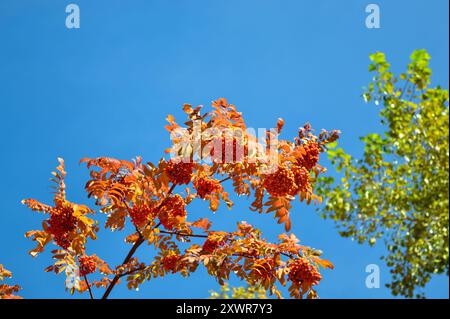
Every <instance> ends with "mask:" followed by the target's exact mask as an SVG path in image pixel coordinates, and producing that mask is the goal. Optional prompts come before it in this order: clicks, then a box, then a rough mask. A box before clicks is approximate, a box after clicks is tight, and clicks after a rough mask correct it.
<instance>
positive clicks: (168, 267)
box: [161, 255, 181, 273]
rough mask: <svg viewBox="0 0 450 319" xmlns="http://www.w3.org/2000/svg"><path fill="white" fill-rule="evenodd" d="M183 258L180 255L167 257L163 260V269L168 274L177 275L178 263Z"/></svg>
mask: <svg viewBox="0 0 450 319" xmlns="http://www.w3.org/2000/svg"><path fill="white" fill-rule="evenodd" d="M180 259H181V257H180V256H179V255H167V256H164V257H163V259H162V260H161V263H162V267H163V269H164V270H165V271H167V272H172V273H175V272H176V271H177V266H178V262H179V261H180Z"/></svg>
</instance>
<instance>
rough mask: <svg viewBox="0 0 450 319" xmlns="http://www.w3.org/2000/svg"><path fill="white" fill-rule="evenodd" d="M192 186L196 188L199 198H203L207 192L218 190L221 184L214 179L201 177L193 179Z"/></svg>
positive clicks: (220, 188) (216, 191)
mask: <svg viewBox="0 0 450 319" xmlns="http://www.w3.org/2000/svg"><path fill="white" fill-rule="evenodd" d="M194 188H195V189H196V190H197V194H198V196H200V198H205V197H206V196H207V195H209V194H212V193H218V192H220V191H221V190H222V185H220V182H219V181H218V180H216V179H211V178H207V177H203V178H199V179H196V180H195V181H194Z"/></svg>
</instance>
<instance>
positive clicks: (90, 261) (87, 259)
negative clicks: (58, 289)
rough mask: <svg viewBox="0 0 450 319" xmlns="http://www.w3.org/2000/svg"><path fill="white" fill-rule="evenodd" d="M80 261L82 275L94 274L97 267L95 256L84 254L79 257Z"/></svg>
mask: <svg viewBox="0 0 450 319" xmlns="http://www.w3.org/2000/svg"><path fill="white" fill-rule="evenodd" d="M78 262H79V263H80V276H86V275H88V274H92V273H93V272H94V271H95V270H96V269H97V263H96V262H95V257H94V256H87V255H83V256H81V257H78Z"/></svg>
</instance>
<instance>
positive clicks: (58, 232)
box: [48, 206, 77, 249]
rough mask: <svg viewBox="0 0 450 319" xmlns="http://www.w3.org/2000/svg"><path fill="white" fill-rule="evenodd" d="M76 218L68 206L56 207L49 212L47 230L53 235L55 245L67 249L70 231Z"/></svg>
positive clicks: (69, 242) (74, 225)
mask: <svg viewBox="0 0 450 319" xmlns="http://www.w3.org/2000/svg"><path fill="white" fill-rule="evenodd" d="M76 223H77V218H76V217H75V216H74V215H73V208H72V207H70V206H62V207H56V208H54V209H53V210H52V211H51V212H50V219H49V220H48V224H49V228H48V231H49V233H51V234H52V235H53V238H54V240H55V242H56V245H58V246H60V247H62V248H64V249H67V248H68V247H69V246H70V244H71V239H70V233H71V232H72V231H73V230H74V229H75V227H76Z"/></svg>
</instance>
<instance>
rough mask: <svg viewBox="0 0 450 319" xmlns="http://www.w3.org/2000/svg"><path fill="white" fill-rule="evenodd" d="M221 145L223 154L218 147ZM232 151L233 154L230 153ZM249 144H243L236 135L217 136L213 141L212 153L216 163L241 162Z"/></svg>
mask: <svg viewBox="0 0 450 319" xmlns="http://www.w3.org/2000/svg"><path fill="white" fill-rule="evenodd" d="M219 146H221V148H222V149H221V154H219V150H217V148H218V147H219ZM230 152H232V154H229V153H230ZM247 152H248V151H247V145H244V146H242V145H241V144H240V143H239V141H238V139H237V138H236V137H233V138H229V137H222V138H216V139H214V141H213V147H212V149H211V152H210V155H211V158H212V160H213V161H214V162H216V163H229V162H241V161H242V160H243V159H244V156H245V155H246V153H247Z"/></svg>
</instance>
